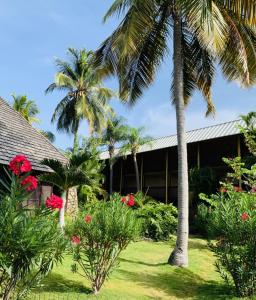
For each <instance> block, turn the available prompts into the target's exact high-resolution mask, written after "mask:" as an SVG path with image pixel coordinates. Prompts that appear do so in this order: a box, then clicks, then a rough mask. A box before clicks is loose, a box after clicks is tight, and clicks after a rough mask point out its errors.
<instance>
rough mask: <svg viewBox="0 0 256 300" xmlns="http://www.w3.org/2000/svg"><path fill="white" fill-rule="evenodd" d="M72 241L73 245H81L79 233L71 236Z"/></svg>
mask: <svg viewBox="0 0 256 300" xmlns="http://www.w3.org/2000/svg"><path fill="white" fill-rule="evenodd" d="M71 243H72V244H73V245H79V244H80V243H81V240H80V237H79V236H77V235H73V236H72V237H71Z"/></svg>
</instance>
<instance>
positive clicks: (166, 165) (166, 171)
mask: <svg viewBox="0 0 256 300" xmlns="http://www.w3.org/2000/svg"><path fill="white" fill-rule="evenodd" d="M168 164H169V152H168V148H167V149H166V156H165V203H166V204H168V178H169V176H168Z"/></svg>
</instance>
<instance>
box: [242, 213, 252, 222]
mask: <svg viewBox="0 0 256 300" xmlns="http://www.w3.org/2000/svg"><path fill="white" fill-rule="evenodd" d="M249 218H250V216H249V215H248V214H247V213H242V215H241V219H242V220H243V221H247V220H248V219H249Z"/></svg>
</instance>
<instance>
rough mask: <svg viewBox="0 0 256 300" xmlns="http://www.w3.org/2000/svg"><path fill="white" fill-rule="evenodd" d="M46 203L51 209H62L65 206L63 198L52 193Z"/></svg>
mask: <svg viewBox="0 0 256 300" xmlns="http://www.w3.org/2000/svg"><path fill="white" fill-rule="evenodd" d="M45 205H46V207H48V208H51V209H61V208H62V206H63V200H62V199H61V198H60V197H58V196H56V195H54V194H52V195H51V196H50V197H48V198H47V199H46V202H45Z"/></svg>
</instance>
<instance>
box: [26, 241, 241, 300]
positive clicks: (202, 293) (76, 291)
mask: <svg viewBox="0 0 256 300" xmlns="http://www.w3.org/2000/svg"><path fill="white" fill-rule="evenodd" d="M172 246H173V245H171V243H153V242H145V241H143V242H137V243H133V244H131V245H130V246H129V247H128V249H127V250H126V251H125V252H123V254H122V256H121V258H120V265H119V268H118V269H116V270H115V271H114V272H113V274H112V275H111V277H110V280H109V281H108V282H107V283H106V284H105V286H104V287H103V289H102V291H101V293H100V295H99V296H97V297H95V296H92V295H90V285H89V283H88V282H87V281H86V280H85V279H84V278H82V277H80V276H78V275H76V274H73V273H72V272H71V271H70V265H71V259H70V257H66V259H65V261H64V264H63V265H61V266H59V267H57V268H55V269H54V270H53V272H52V274H51V275H50V276H48V278H47V279H46V280H45V282H44V284H43V285H42V286H41V287H40V288H39V289H37V290H36V291H34V293H33V294H32V295H31V299H33V300H66V299H67V300H78V299H79V300H83V299H106V300H108V299H110V300H112V299H122V300H123V299H124V300H126V299H209V300H215V299H237V298H234V297H233V296H232V294H230V292H229V291H228V289H227V287H225V286H224V284H223V282H222V280H221V279H220V278H219V275H218V273H216V272H215V269H214V258H213V256H212V254H211V252H210V251H209V250H208V249H207V246H206V242H205V241H203V240H201V239H197V238H193V239H190V251H189V258H190V266H189V268H186V269H185V268H183V269H181V268H176V267H171V266H169V265H168V264H166V260H167V258H168V255H169V253H170V249H171V248H172Z"/></svg>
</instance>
